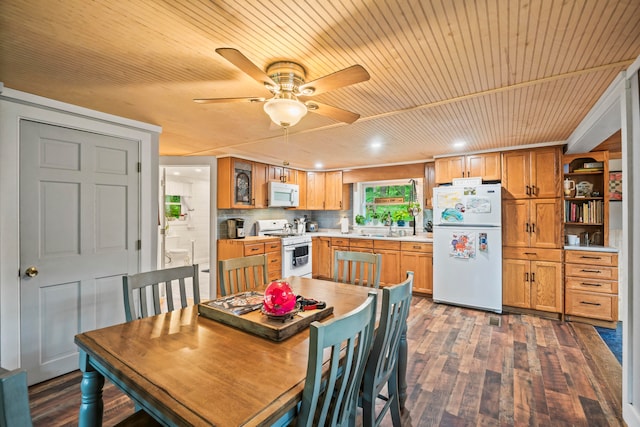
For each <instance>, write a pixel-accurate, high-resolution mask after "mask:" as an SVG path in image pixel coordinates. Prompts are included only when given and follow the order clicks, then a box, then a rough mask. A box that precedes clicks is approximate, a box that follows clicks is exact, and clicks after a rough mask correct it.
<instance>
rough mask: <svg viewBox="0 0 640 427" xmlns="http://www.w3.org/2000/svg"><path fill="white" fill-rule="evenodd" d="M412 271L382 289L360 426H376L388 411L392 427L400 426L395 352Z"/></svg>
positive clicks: (403, 329)
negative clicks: (380, 401) (380, 400)
mask: <svg viewBox="0 0 640 427" xmlns="http://www.w3.org/2000/svg"><path fill="white" fill-rule="evenodd" d="M412 287H413V272H412V271H408V272H407V279H406V280H405V281H403V282H402V283H400V284H398V285H395V286H388V287H384V288H383V289H382V309H381V312H380V322H379V324H378V330H377V331H376V336H375V340H374V343H373V348H372V349H371V354H370V355H369V359H368V361H367V366H366V368H365V373H364V380H363V385H362V414H363V425H366V426H378V425H380V423H381V421H382V419H383V418H384V415H385V414H386V412H387V411H388V410H389V409H391V417H392V421H393V425H394V427H398V426H399V425H400V418H401V417H400V401H399V392H398V352H399V349H400V341H401V339H402V334H403V333H404V334H406V324H407V317H408V315H409V307H410V306H411V292H412ZM385 386H386V387H387V394H388V396H387V397H386V398H385V400H386V403H385V404H384V405H381V406H380V405H379V406H378V407H381V408H382V409H381V410H380V413H379V414H377V415H376V413H375V410H376V398H377V397H378V396H380V395H381V392H382V390H383V389H384V387H385Z"/></svg>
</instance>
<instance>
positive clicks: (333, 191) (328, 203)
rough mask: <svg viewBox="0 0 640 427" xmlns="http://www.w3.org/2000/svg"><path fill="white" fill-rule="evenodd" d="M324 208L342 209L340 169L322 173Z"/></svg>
mask: <svg viewBox="0 0 640 427" xmlns="http://www.w3.org/2000/svg"><path fill="white" fill-rule="evenodd" d="M324 202H325V203H324V208H325V209H327V210H340V209H343V200H342V171H334V172H326V173H325V174H324Z"/></svg>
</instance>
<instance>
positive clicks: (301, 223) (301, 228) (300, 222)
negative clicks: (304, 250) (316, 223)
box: [293, 218, 307, 234]
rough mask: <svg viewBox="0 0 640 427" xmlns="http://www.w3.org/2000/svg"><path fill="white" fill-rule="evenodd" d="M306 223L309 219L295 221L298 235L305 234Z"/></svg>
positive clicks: (294, 226)
mask: <svg viewBox="0 0 640 427" xmlns="http://www.w3.org/2000/svg"><path fill="white" fill-rule="evenodd" d="M306 221H307V218H295V219H294V220H293V228H294V230H295V233H296V234H304V232H305V230H306V228H305V222H306Z"/></svg>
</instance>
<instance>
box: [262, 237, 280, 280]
mask: <svg viewBox="0 0 640 427" xmlns="http://www.w3.org/2000/svg"><path fill="white" fill-rule="evenodd" d="M264 253H266V254H267V262H268V263H269V267H268V269H267V275H268V277H269V281H270V282H273V281H274V280H278V279H282V242H281V241H280V240H277V241H269V242H265V244H264Z"/></svg>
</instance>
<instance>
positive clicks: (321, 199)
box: [307, 171, 349, 210]
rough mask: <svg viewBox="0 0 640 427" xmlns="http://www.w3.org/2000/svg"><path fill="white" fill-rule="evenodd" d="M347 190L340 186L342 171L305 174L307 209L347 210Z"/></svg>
mask: <svg viewBox="0 0 640 427" xmlns="http://www.w3.org/2000/svg"><path fill="white" fill-rule="evenodd" d="M345 187H347V188H345ZM347 189H348V186H344V185H343V184H342V171H333V172H307V209H308V210H345V209H349V198H348V191H347Z"/></svg>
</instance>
